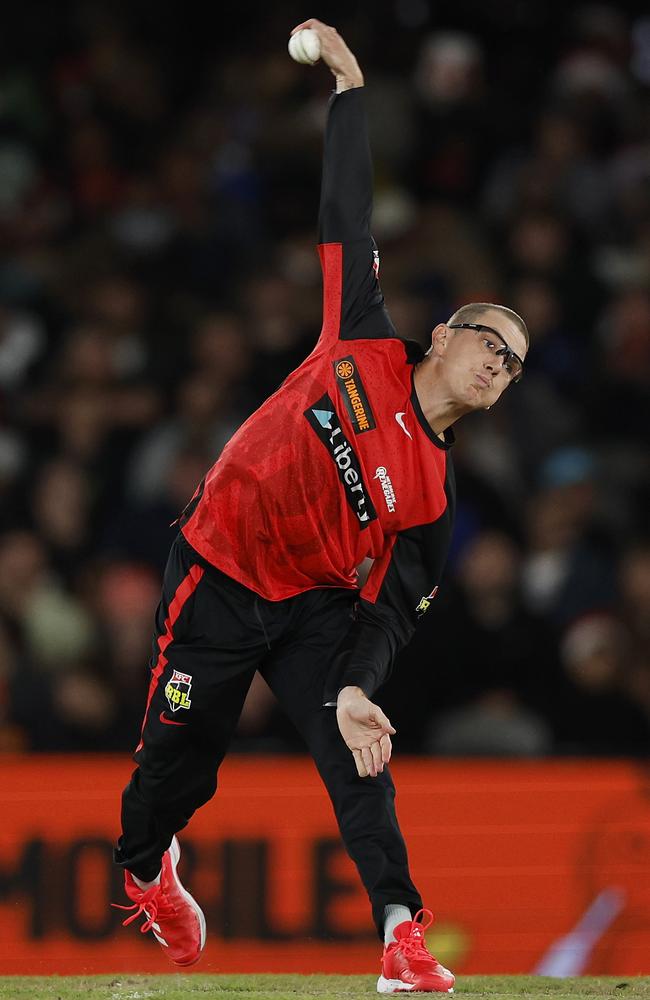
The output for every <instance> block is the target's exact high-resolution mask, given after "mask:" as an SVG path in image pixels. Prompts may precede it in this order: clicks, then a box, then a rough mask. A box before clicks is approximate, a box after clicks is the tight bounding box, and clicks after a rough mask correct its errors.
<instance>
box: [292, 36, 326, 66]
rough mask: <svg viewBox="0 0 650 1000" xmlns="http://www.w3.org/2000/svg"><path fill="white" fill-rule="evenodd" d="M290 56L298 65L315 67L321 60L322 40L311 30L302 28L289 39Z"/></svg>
mask: <svg viewBox="0 0 650 1000" xmlns="http://www.w3.org/2000/svg"><path fill="white" fill-rule="evenodd" d="M289 55H290V56H291V58H292V59H295V60H296V62H298V63H305V64H306V65H307V66H313V65H314V63H317V62H318V60H319V59H320V38H319V37H318V35H317V34H316V32H315V31H312V29H311V28H302V30H301V31H297V32H296V34H295V35H292V36H291V38H290V39H289Z"/></svg>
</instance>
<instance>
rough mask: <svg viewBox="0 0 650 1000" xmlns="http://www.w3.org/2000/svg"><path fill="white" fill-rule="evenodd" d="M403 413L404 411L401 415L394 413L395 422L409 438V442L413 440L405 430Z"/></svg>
mask: <svg viewBox="0 0 650 1000" xmlns="http://www.w3.org/2000/svg"><path fill="white" fill-rule="evenodd" d="M405 412H406V411H405V410H402V412H401V413H396V414H395V420H396V421H397V423H398V424H399V425H400V427H401V428H402V430H403V431H404V433H405V434H406V436H407V437H409V438H411V441H412V440H413V438H412V437H411V432H410V431H409V430H407V428H406V424H405V423H404V415H405Z"/></svg>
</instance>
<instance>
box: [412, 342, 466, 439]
mask: <svg viewBox="0 0 650 1000" xmlns="http://www.w3.org/2000/svg"><path fill="white" fill-rule="evenodd" d="M438 368H439V365H438V364H437V363H436V359H434V358H431V357H427V358H426V359H425V361H423V362H421V363H420V364H419V365H417V366H416V369H415V372H414V374H413V384H414V386H415V392H416V394H417V397H418V402H419V403H420V407H421V409H422V412H423V414H424V416H425V418H426V420H427V423H428V424H429V426H430V427H431V430H432V431H433V432H434V434H436V435H437V436H438V437H439V438H440V439H441V440H444V431H446V429H447V428H448V427H451V425H452V424H454V423H455V422H456V421H457V420H460V418H461V417H463V416H465V414H466V413H469V412H470V411H471V410H472V407H471V406H468V405H467V404H466V403H461V402H459V400H458V399H457V398H454V397H453V395H452V394H451V393H450V392H449V390H448V388H447V386H446V385H445V380H444V379H443V378H441V377H440V374H441V373H440V372H439V371H438Z"/></svg>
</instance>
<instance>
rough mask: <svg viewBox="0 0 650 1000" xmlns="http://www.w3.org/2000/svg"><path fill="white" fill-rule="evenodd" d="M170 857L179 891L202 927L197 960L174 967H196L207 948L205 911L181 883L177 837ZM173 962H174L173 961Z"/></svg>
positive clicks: (173, 838)
mask: <svg viewBox="0 0 650 1000" xmlns="http://www.w3.org/2000/svg"><path fill="white" fill-rule="evenodd" d="M169 856H170V858H171V861H172V872H173V873H174V881H175V882H176V885H177V887H178V890H179V892H180V894H181V896H182V897H183V899H184V900H185V902H186V903H189V905H190V906H191V907H192V909H193V910H194V912H195V913H196V915H197V917H198V918H199V924H200V925H201V947H200V949H199V953H198V955H197V956H196V958H191V959H190V960H189V962H174V965H181V966H186V965H194V963H195V962H198V960H199V959H200V957H201V952H202V951H203V949H204V948H205V937H206V927H205V916H204V913H203V910H202V909H201V907H200V906H199V904H198V903H197V901H196V900H195V898H194V896H192V895H191V894H190V893H189V892H188V891H187V889H186V888H185V887H184V886H183V884H182V883H181V880H180V879H179V877H178V875H177V874H176V867H177V865H178V862H179V860H180V857H181V845H180V844H179V843H178V840H177V839H176V837H172V842H171V844H170V845H169ZM172 961H174V960H173V959H172Z"/></svg>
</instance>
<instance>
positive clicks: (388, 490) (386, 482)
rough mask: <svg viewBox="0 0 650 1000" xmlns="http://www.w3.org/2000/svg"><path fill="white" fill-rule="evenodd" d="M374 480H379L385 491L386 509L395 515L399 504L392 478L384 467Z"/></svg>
mask: <svg viewBox="0 0 650 1000" xmlns="http://www.w3.org/2000/svg"><path fill="white" fill-rule="evenodd" d="M409 436H410V435H409ZM374 478H375V479H378V480H379V482H380V483H381V488H382V490H383V491H384V500H385V501H386V507H387V508H388V510H389V511H390V513H391V514H394V513H395V504H396V503H397V501H396V499H395V490H394V489H393V484H392V482H391V478H390V476H389V475H388V472H387V471H386V469H385V467H384V466H383V465H379V466H377V469H376V471H375V476H374Z"/></svg>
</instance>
